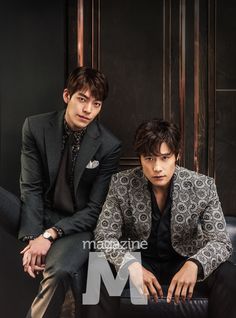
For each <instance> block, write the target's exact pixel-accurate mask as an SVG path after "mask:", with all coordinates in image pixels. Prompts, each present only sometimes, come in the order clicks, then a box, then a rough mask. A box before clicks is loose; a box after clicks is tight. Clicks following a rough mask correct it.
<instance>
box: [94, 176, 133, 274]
mask: <svg viewBox="0 0 236 318" xmlns="http://www.w3.org/2000/svg"><path fill="white" fill-rule="evenodd" d="M118 183H119V181H118V179H117V175H114V176H113V177H112V181H111V185H110V189H109V192H108V195H107V198H106V202H105V204H104V206H103V208H102V212H101V214H100V216H99V219H98V224H97V227H96V229H95V231H94V234H95V241H96V246H97V249H98V250H99V251H101V252H103V253H104V254H105V257H106V259H107V261H109V262H110V263H111V264H113V265H114V266H115V268H116V270H117V272H118V271H119V269H120V268H121V267H123V266H124V265H125V264H127V263H128V262H131V261H133V260H135V258H134V257H133V256H132V255H131V254H130V253H129V251H128V249H127V248H125V247H124V246H122V245H121V244H120V242H119V240H120V238H121V237H122V229H123V225H124V224H123V215H122V209H121V207H120V204H119V201H120V200H119V196H118V195H117V192H118V187H119V185H118Z"/></svg>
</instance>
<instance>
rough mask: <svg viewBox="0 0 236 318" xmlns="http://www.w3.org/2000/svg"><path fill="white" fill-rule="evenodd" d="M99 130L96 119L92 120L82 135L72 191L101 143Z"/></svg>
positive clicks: (75, 188)
mask: <svg viewBox="0 0 236 318" xmlns="http://www.w3.org/2000/svg"><path fill="white" fill-rule="evenodd" d="M99 136H100V132H99V129H98V124H97V121H93V122H92V123H91V124H90V125H89V126H88V127H87V131H86V133H85V135H84V137H83V140H82V142H81V145H80V149H79V153H78V156H77V159H76V163H75V172H74V191H75V195H76V191H77V188H78V185H79V181H80V178H81V176H82V173H83V172H84V169H85V168H86V165H87V164H88V163H89V161H90V160H91V159H92V158H93V156H94V154H95V153H96V151H97V149H98V147H99V146H100V144H101V139H100V138H99Z"/></svg>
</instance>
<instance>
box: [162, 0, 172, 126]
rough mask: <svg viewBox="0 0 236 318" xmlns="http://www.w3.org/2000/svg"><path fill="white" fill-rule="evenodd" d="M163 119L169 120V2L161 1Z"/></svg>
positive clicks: (167, 0)
mask: <svg viewBox="0 0 236 318" xmlns="http://www.w3.org/2000/svg"><path fill="white" fill-rule="evenodd" d="M163 118H164V119H166V120H171V0H163Z"/></svg>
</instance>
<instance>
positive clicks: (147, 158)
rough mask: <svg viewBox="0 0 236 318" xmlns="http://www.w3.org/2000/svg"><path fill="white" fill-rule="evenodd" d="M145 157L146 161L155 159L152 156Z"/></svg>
mask: <svg viewBox="0 0 236 318" xmlns="http://www.w3.org/2000/svg"><path fill="white" fill-rule="evenodd" d="M144 159H145V160H146V161H152V160H153V158H152V157H145V158H144Z"/></svg>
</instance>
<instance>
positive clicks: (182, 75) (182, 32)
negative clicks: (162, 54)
mask: <svg viewBox="0 0 236 318" xmlns="http://www.w3.org/2000/svg"><path fill="white" fill-rule="evenodd" d="M179 3H180V10H179V14H180V16H179V39H180V40H179V107H180V130H181V137H182V138H181V150H182V153H181V164H182V165H183V166H185V154H184V153H185V128H184V122H185V116H184V113H185V93H186V87H185V80H186V72H185V67H186V56H185V54H186V47H185V41H186V29H185V28H186V0H180V2H179Z"/></svg>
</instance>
